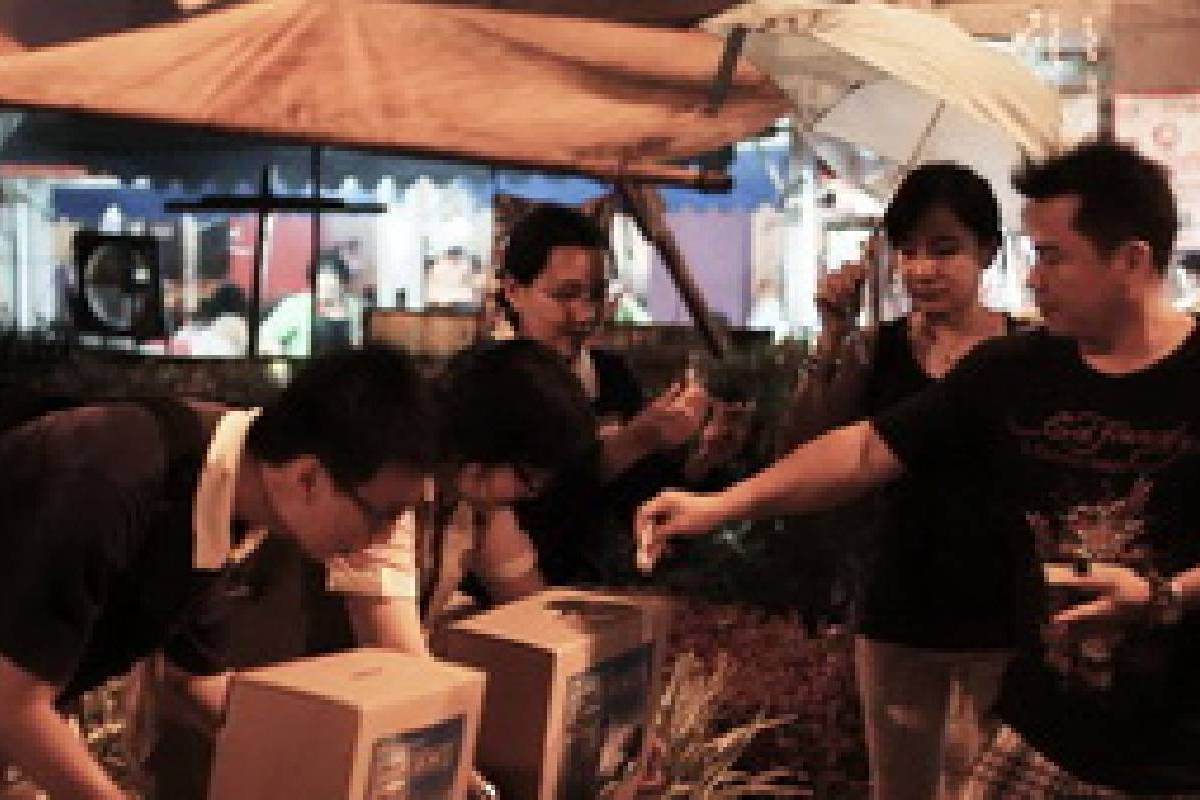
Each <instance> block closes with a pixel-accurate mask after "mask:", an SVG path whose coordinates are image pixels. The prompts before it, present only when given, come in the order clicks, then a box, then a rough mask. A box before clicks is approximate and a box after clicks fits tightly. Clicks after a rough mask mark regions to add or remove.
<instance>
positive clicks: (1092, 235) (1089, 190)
mask: <svg viewBox="0 0 1200 800" xmlns="http://www.w3.org/2000/svg"><path fill="white" fill-rule="evenodd" d="M1013 185H1014V186H1015V187H1016V188H1017V191H1018V192H1020V193H1021V194H1022V195H1023V196H1024V197H1027V198H1029V199H1030V200H1047V199H1050V198H1054V197H1065V196H1075V197H1078V198H1079V209H1078V210H1077V211H1076V213H1075V220H1074V223H1073V224H1074V228H1075V230H1076V231H1078V232H1079V233H1080V234H1082V235H1083V236H1085V237H1086V238H1087V239H1088V240H1089V241H1091V242H1092V244H1093V245H1095V246H1096V248H1097V249H1098V250H1099V251H1100V252H1101V253H1102V254H1104V255H1111V254H1112V253H1113V252H1114V251H1115V250H1116V249H1117V247H1119V246H1120V245H1122V244H1124V243H1125V242H1130V241H1138V240H1140V241H1144V242H1146V243H1147V244H1149V245H1150V249H1151V251H1152V252H1153V254H1154V265H1155V266H1156V267H1157V268H1158V269H1159V271H1160V272H1163V273H1165V272H1166V270H1167V265H1168V264H1169V263H1170V261H1171V251H1172V249H1173V248H1174V246H1175V236H1176V233H1177V232H1178V230H1179V212H1178V209H1177V207H1176V205H1175V194H1174V193H1173V192H1172V191H1171V182H1170V178H1169V176H1168V175H1167V170H1166V168H1165V167H1163V165H1162V164H1159V163H1158V162H1156V161H1154V160H1152V159H1150V158H1148V157H1146V156H1144V155H1142V154H1141V153H1139V152H1138V151H1137V150H1136V149H1135V148H1134V147H1133V146H1132V145H1129V144H1125V143H1123V142H1115V141H1112V140H1108V139H1095V140H1091V141H1087V142H1084V143H1082V144H1080V145H1079V146H1077V147H1075V148H1074V149H1072V150H1069V151H1067V152H1066V153H1063V154H1061V155H1057V156H1052V157H1050V158H1049V159H1047V160H1045V161H1043V162H1040V163H1036V164H1027V165H1026V166H1024V167H1023V168H1022V169H1020V170H1018V171H1017V173H1016V174H1015V175H1014V176H1013Z"/></svg>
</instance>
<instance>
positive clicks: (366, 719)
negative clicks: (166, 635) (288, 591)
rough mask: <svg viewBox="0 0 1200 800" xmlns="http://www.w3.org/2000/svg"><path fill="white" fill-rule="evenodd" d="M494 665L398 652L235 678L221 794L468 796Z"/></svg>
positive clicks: (288, 798)
mask: <svg viewBox="0 0 1200 800" xmlns="http://www.w3.org/2000/svg"><path fill="white" fill-rule="evenodd" d="M483 687H484V676H483V674H482V673H480V672H478V671H476V670H473V669H470V668H468V667H462V666H458V665H455V664H447V663H444V662H440V661H433V660H431V659H428V658H421V657H418V656H408V655H402V654H400V653H395V652H390V651H386V650H375V649H361V650H351V651H349V652H345V653H337V654H334V655H329V656H321V657H319V658H306V659H300V660H297V661H290V662H288V663H285V664H280V665H277V666H272V667H264V668H262V669H255V670H251V671H248V672H244V673H240V674H238V675H236V676H235V677H234V681H233V687H232V689H231V691H230V697H229V712H228V715H227V718H226V721H225V726H224V727H223V728H222V730H221V733H220V736H219V737H218V740H217V749H216V755H215V757H214V759H213V772H212V780H211V781H210V785H209V795H208V796H209V799H210V800H306V799H307V798H312V800H317V799H318V798H319V799H320V800H462V798H463V797H464V796H465V794H466V787H467V777H468V775H469V771H470V763H471V753H472V752H474V748H475V736H476V733H477V731H478V728H479V710H480V705H481V703H482V700H483Z"/></svg>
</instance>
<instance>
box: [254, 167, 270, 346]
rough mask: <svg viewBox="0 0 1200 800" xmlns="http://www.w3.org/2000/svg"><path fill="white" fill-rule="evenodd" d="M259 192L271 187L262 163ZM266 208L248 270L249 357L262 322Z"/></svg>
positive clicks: (261, 213) (267, 169)
mask: <svg viewBox="0 0 1200 800" xmlns="http://www.w3.org/2000/svg"><path fill="white" fill-rule="evenodd" d="M259 183H260V186H259V189H260V192H261V194H262V196H263V197H266V196H267V191H268V190H269V189H270V188H271V186H270V184H271V168H270V167H268V166H266V165H264V166H263V168H262V176H261V178H260V180H259ZM267 213H268V212H267V208H266V203H264V204H263V206H262V207H260V208H259V209H258V213H257V218H258V219H257V223H258V229H257V230H258V233H257V235H256V236H255V237H254V265H253V268H252V269H251V271H250V357H251V358H254V357H256V356H257V355H258V334H259V330H258V329H259V326H260V324H261V322H262V319H261V318H262V269H263V261H264V260H265V255H266V238H267Z"/></svg>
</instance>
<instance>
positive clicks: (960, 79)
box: [703, 0, 1062, 222]
mask: <svg viewBox="0 0 1200 800" xmlns="http://www.w3.org/2000/svg"><path fill="white" fill-rule="evenodd" d="M703 27H705V28H707V29H709V30H712V31H715V32H719V33H725V34H730V33H731V32H733V31H736V30H742V31H745V34H744V35H745V36H746V41H745V45H744V52H745V55H746V57H747V58H748V59H749V60H750V61H751V62H752V63H754V64H755V65H756V66H757V67H758V68H759V69H761V70H763V71H764V72H766V73H767V74H768V75H770V76H771V78H772V79H773V80H774V81H775V82H776V84H777V85H778V86H779V87H780V88H782V89H783V90H784V92H785V93H786V94H787V95H788V96H789V98H790V99H791V100H792V102H793V103H794V105H795V112H794V113H795V115H796V118H797V121H798V125H799V127H800V129H801V131H802V132H803V134H804V135H805V136H806V138H808V139H809V141H810V142H811V143H812V144H813V146H814V147H815V148H816V149H817V151H818V152H819V153H822V154H823V155H824V154H827V153H828V152H829V151H828V150H826V149H823V148H822V144H823V142H824V141H825V140H827V139H833V140H837V141H840V142H849V143H851V144H853V145H855V146H857V147H860V148H864V149H866V150H869V151H871V152H872V153H873V154H875V155H876V156H878V157H880V158H881V159H884V161H885V163H886V164H887V166H888V168H887V169H885V170H884V171H883V174H882V175H878V174H877V175H875V176H871V177H870V179H868V180H865V181H864V183H865V184H866V185H865V186H864V188H867V189H868V190H872V191H873V193H875V194H876V195H877V196H880V197H884V198H886V197H887V196H888V195H890V193H891V191H892V190H893V189H894V188H895V186H896V184H897V183H898V182H899V179H900V177H902V176H903V174H904V172H905V171H906V170H908V169H910V168H911V167H912V166H915V165H917V164H920V163H924V162H928V161H957V162H959V163H963V164H966V165H968V166H971V167H973V168H974V169H975V170H976V171H978V172H979V173H980V174H982V175H983V176H984V177H986V178H988V179H989V180H990V181H991V182H992V184H993V186H994V187H995V189H996V191H997V194H998V195H999V196H1000V197H1001V201H1002V205H1004V206H1005V207H1006V208H1005V211H1006V218H1007V219H1008V220H1009V222H1012V221H1014V220H1013V217H1012V212H1013V211H1014V210H1015V205H1016V204H1015V202H1013V197H1012V192H1011V189H1010V187H1009V174H1010V172H1011V170H1012V168H1013V167H1014V166H1016V165H1017V164H1018V163H1019V162H1020V160H1021V158H1022V157H1023V156H1026V157H1032V158H1040V157H1043V156H1045V155H1047V154H1049V153H1051V152H1053V151H1055V150H1056V149H1057V148H1058V146H1059V128H1060V126H1061V116H1062V115H1061V111H1060V108H1059V100H1058V95H1057V94H1056V92H1055V91H1054V89H1053V88H1051V87H1050V86H1048V85H1047V84H1045V83H1043V82H1042V81H1041V80H1040V79H1038V78H1037V76H1036V75H1034V73H1033V72H1032V71H1031V70H1030V69H1028V68H1027V67H1025V66H1024V65H1023V64H1021V63H1020V62H1019V61H1017V60H1016V59H1015V58H1013V57H1012V56H1010V55H1008V54H1006V53H1003V52H1000V51H998V50H996V49H994V48H992V47H989V46H988V45H986V44H984V43H983V42H980V41H977V40H975V39H973V38H972V37H971V36H970V35H969V34H968V33H966V32H965V31H964V30H962V29H961V28H959V27H958V26H956V25H955V24H953V23H952V22H950V21H949V20H946V19H943V18H941V17H938V16H936V15H934V14H932V13H928V12H921V11H915V10H912V9H907V8H900V7H895V6H884V5H876V4H874V3H860V4H835V3H827V2H811V1H810V2H804V1H802V0H751V2H748V3H745V4H742V5H739V6H736V7H734V8H732V9H730V10H729V11H726V12H724V13H722V14H719V15H717V16H714V17H711V18H709V19H708V20H706V21H705V22H704V23H703ZM739 35H742V34H739ZM834 166H835V168H836V166H837V165H836V164H834Z"/></svg>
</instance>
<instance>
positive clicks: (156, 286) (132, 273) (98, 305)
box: [74, 231, 165, 339]
mask: <svg viewBox="0 0 1200 800" xmlns="http://www.w3.org/2000/svg"><path fill="white" fill-rule="evenodd" d="M74 250H75V269H76V272H77V276H78V280H77V281H76V287H77V289H76V294H75V298H74V306H75V327H76V329H77V330H79V331H83V332H90V333H102V334H108V335H115V336H130V337H133V338H135V339H152V338H155V337H158V336H162V335H163V333H164V332H165V326H164V324H163V303H162V283H161V281H160V279H159V263H158V250H159V246H158V240H157V239H155V238H154V237H153V236H128V235H118V234H104V233H95V232H93V231H80V232H79V233H77V234H75V239H74Z"/></svg>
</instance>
